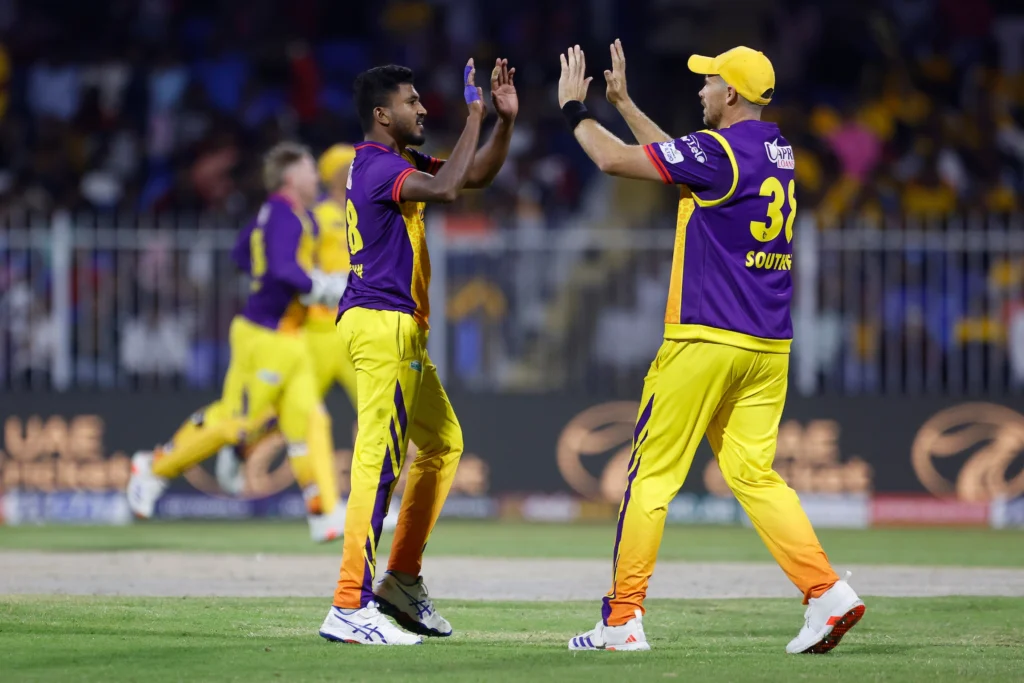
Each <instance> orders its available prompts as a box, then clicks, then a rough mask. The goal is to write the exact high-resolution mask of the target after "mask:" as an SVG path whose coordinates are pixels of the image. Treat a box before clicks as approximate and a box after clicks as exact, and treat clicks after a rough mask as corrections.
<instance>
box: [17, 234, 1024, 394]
mask: <svg viewBox="0 0 1024 683" xmlns="http://www.w3.org/2000/svg"><path fill="white" fill-rule="evenodd" d="M104 221H105V222H104ZM443 224H444V217H443V216H442V215H440V214H437V215H435V216H432V217H431V219H430V224H429V227H428V235H429V238H428V239H429V246H430V251H431V260H432V264H433V282H432V285H431V302H432V313H431V320H432V331H431V336H430V349H431V355H432V357H433V360H434V362H435V363H436V364H437V365H438V367H439V369H440V370H441V372H442V376H443V377H444V378H445V380H446V382H447V383H448V384H449V386H453V387H455V386H457V387H459V388H462V389H466V390H478V391H505V392H508V391H574V392H588V393H593V394H595V395H625V396H632V395H634V394H637V393H638V392H639V388H640V381H641V380H642V378H643V375H644V374H645V372H646V369H647V366H648V364H649V363H650V360H651V358H653V356H654V353H655V350H656V349H657V346H658V344H659V342H660V331H661V320H662V315H663V311H664V301H665V295H666V287H667V281H668V274H669V267H670V263H671V255H672V245H673V234H672V231H671V230H670V229H667V228H666V229H648V230H633V229H629V230H626V229H623V230H589V229H586V228H565V229H561V230H544V229H541V228H533V229H513V230H506V231H498V232H491V233H486V234H481V235H472V236H469V235H452V234H449V235H447V236H445V233H444V230H443V229H442V228H443ZM237 228H238V225H237V224H236V223H233V222H232V221H228V220H224V219H216V218H213V217H209V216H195V215H193V216H177V217H174V218H173V219H165V220H159V221H152V222H149V223H147V221H146V219H145V218H139V217H113V218H109V219H103V218H101V217H97V216H78V215H75V216H72V215H69V214H58V215H55V216H53V217H52V218H49V219H45V220H44V219H37V218H31V217H26V218H20V217H19V218H16V217H10V216H9V217H7V227H6V229H4V230H3V231H2V232H0V285H2V290H0V387H4V388H7V389H10V390H49V389H55V390H66V389H71V388H96V389H143V390H146V389H160V390H164V389H167V390H170V389H187V388H211V387H216V386H217V385H218V384H219V382H220V377H221V375H222V373H223V370H224V368H225V367H226V364H227V360H228V358H227V356H228V353H227V346H226V339H227V328H228V323H229V321H230V318H231V316H232V315H234V314H235V313H236V312H237V311H238V309H239V307H240V305H241V302H242V301H243V300H244V296H245V293H246V291H247V287H246V282H245V278H244V277H242V276H240V275H239V274H237V273H236V272H235V270H234V266H233V264H232V263H231V260H230V256H229V251H230V248H231V246H232V244H233V243H234V239H235V234H236V232H235V231H236V230H237ZM794 247H795V250H796V254H795V258H794V276H795V278H796V299H795V301H794V309H793V321H794V329H795V331H796V342H795V344H794V353H793V363H792V390H793V391H794V392H799V393H801V394H804V395H813V394H817V393H822V392H824V393H868V394H876V393H877V394H881V393H884V394H923V393H928V394H933V393H941V394H953V395H977V394H991V393H997V394H998V393H1006V392H1016V391H1019V389H1020V387H1021V385H1022V384H1024V220H1022V219H1021V217H1012V218H997V217H966V218H955V219H950V220H948V221H941V222H934V223H925V224H912V223H910V224H906V225H899V226H894V225H887V226H870V225H865V224H862V223H851V224H848V225H845V226H843V227H842V228H841V229H832V230H825V231H819V230H817V229H816V227H815V225H814V223H813V220H812V219H811V218H809V217H806V216H802V217H801V219H800V220H799V221H798V226H797V238H796V241H795V242H794ZM442 321H444V324H442Z"/></svg>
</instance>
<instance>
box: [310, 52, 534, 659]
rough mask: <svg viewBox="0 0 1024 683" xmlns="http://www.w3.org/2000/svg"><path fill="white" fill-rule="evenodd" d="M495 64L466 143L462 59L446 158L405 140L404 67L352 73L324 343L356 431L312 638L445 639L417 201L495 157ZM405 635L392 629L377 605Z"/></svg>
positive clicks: (455, 450)
mask: <svg viewBox="0 0 1024 683" xmlns="http://www.w3.org/2000/svg"><path fill="white" fill-rule="evenodd" d="M514 73H515V70H514V69H509V68H508V64H507V62H506V61H505V60H503V59H499V60H497V61H496V62H495V65H494V69H493V70H492V72H491V100H492V102H493V104H494V108H495V111H496V112H497V114H498V118H497V122H496V123H495V125H494V130H493V132H492V133H491V136H490V138H489V139H488V141H487V142H486V143H485V144H484V145H483V146H482V147H481V148H480V149H479V150H478V149H477V142H478V140H479V136H480V126H481V122H482V121H483V118H484V113H485V107H484V102H483V99H482V97H483V94H482V91H481V90H480V89H479V88H477V87H476V84H475V69H474V66H473V60H472V59H471V60H469V62H468V64H467V65H466V67H465V71H464V73H463V86H464V96H465V100H466V104H467V106H468V109H469V112H468V117H467V119H466V125H465V128H464V129H463V131H462V135H461V136H460V137H459V141H458V142H457V143H456V145H455V148H454V149H453V150H452V154H451V157H450V158H449V159H448V160H447V161H444V162H442V161H441V160H439V159H435V158H434V157H430V156H426V155H424V154H421V153H420V152H418V151H416V150H414V149H412V147H414V146H416V145H421V144H423V142H424V135H423V123H424V119H425V117H426V115H427V111H426V109H424V107H423V104H422V103H421V102H420V96H419V93H418V92H416V88H415V87H414V86H413V74H412V71H410V70H409V69H407V68H405V67H401V66H382V67H376V68H374V69H370V70H369V71H366V72H364V73H363V74H360V76H359V77H358V78H357V79H356V83H355V100H356V108H357V109H358V113H359V118H360V121H361V123H362V126H363V132H364V134H365V138H364V141H363V142H362V143H361V144H359V145H356V156H355V160H354V161H353V162H352V168H351V171H350V173H349V177H348V186H347V190H348V192H347V196H346V200H345V208H346V229H347V231H348V247H349V254H350V258H351V273H350V275H349V281H348V288H347V289H346V290H345V294H344V296H343V297H342V300H341V304H340V305H339V307H338V330H339V336H338V343H339V344H341V345H344V348H345V349H347V350H348V351H349V353H350V355H351V357H352V362H353V364H354V366H355V370H356V399H357V403H358V405H357V413H358V423H359V433H358V435H357V436H356V444H355V450H354V453H353V456H352V487H351V493H350V494H349V499H348V509H347V515H346V520H345V540H344V548H343V553H342V558H341V571H340V578H339V580H338V585H337V589H336V590H335V593H334V604H333V606H332V607H331V609H330V611H329V612H328V614H327V618H326V619H325V620H324V622H323V625H322V626H321V627H320V635H321V636H323V637H324V638H327V639H328V640H333V641H339V642H348V643H362V644H367V645H413V644H416V643H419V642H421V641H420V637H419V635H427V636H447V635H450V634H451V632H452V628H451V625H450V624H449V623H448V622H447V621H446V620H445V619H444V618H443V617H441V616H440V615H439V614H438V613H437V611H436V610H435V609H434V605H433V603H432V602H431V600H430V596H429V595H428V593H427V589H426V587H425V586H424V584H423V579H422V577H421V576H420V568H421V564H422V559H423V548H424V546H425V545H426V543H427V539H428V538H429V537H430V532H431V530H432V529H433V528H434V523H435V522H436V521H437V518H438V515H439V514H440V512H441V507H442V506H443V505H444V501H445V498H446V497H447V495H448V491H449V490H450V489H451V485H452V481H453V479H454V477H455V469H456V467H457V466H458V462H459V458H460V457H461V455H462V448H463V443H462V428H461V427H460V426H459V421H458V419H457V418H456V417H455V411H454V410H453V409H452V406H451V403H449V401H448V397H447V395H446V394H445V391H444V388H442V386H441V382H440V380H439V378H438V374H437V368H436V367H435V366H434V364H433V363H432V362H431V360H430V356H429V355H428V354H427V330H428V329H429V322H428V321H429V315H430V304H429V301H428V300H427V292H428V289H429V285H430V258H429V256H428V254H427V244H426V236H425V234H424V221H423V211H424V208H425V206H426V204H427V203H428V202H452V201H455V199H456V198H457V197H458V196H459V192H460V191H461V190H462V189H463V188H464V187H483V186H485V185H487V184H489V183H490V182H491V180H492V179H493V178H494V177H495V176H496V175H497V173H498V171H499V170H500V168H501V165H502V164H503V163H504V161H505V157H506V155H507V154H508V147H509V142H510V140H511V136H512V125H513V122H514V120H515V116H516V113H517V112H518V110H519V103H518V99H517V96H516V90H515V86H514V85H513V82H512V81H513V76H514ZM410 438H411V439H412V440H413V441H414V442H415V443H416V445H417V447H418V448H419V451H418V454H417V456H416V460H415V461H414V462H413V463H412V464H411V466H410V468H409V480H408V482H407V484H406V488H405V494H404V495H403V497H402V505H401V509H400V511H399V516H398V527H397V529H396V530H395V537H394V541H393V543H392V546H391V557H390V559H389V561H388V571H387V572H386V573H385V574H384V576H382V577H380V578H379V579H376V580H375V575H376V556H377V543H378V541H379V540H380V533H381V527H382V524H383V521H384V517H385V515H387V513H388V507H389V505H390V502H391V494H392V492H393V491H394V485H395V481H396V479H397V477H398V474H399V473H400V472H401V471H402V465H403V462H402V460H403V458H404V456H405V454H406V446H407V445H408V442H409V439H410ZM382 612H383V613H386V614H389V615H390V616H392V617H394V618H395V619H396V620H397V621H398V622H399V624H401V625H402V626H404V627H405V628H406V629H408V630H410V631H414V632H415V633H417V634H419V635H412V634H410V633H407V632H405V631H402V630H401V629H399V628H396V627H395V626H394V625H393V624H392V623H391V622H390V621H388V619H387V618H386V617H385V616H384V614H383V613H382Z"/></svg>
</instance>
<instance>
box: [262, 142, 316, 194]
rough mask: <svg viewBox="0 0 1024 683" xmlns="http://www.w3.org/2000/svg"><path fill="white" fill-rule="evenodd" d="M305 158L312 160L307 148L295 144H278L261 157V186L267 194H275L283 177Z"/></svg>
mask: <svg viewBox="0 0 1024 683" xmlns="http://www.w3.org/2000/svg"><path fill="white" fill-rule="evenodd" d="M305 157H310V158H312V157H313V155H312V153H311V152H310V151H309V148H308V147H306V146H305V145H300V144H299V143H297V142H279V143H278V144H276V145H274V146H273V147H271V149H270V151H269V152H267V155H266V156H265V157H263V184H264V185H265V186H266V188H267V192H277V191H278V190H280V189H281V186H282V185H284V176H285V174H286V173H287V172H288V169H290V168H291V167H292V166H294V165H295V164H297V163H299V162H300V161H302V160H303V159H304V158H305Z"/></svg>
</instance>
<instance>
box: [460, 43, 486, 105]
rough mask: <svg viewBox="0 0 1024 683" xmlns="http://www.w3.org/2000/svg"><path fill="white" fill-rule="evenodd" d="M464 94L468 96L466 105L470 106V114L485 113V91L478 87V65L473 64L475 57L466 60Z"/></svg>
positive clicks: (463, 77) (463, 76)
mask: <svg viewBox="0 0 1024 683" xmlns="http://www.w3.org/2000/svg"><path fill="white" fill-rule="evenodd" d="M462 79H463V84H464V85H465V87H464V88H463V94H464V96H465V98H466V106H468V107H469V113H470V114H480V115H483V113H484V91H483V90H481V89H480V88H478V87H476V66H475V65H474V64H473V58H472V57H470V58H469V61H468V62H466V68H465V70H464V71H463V73H462Z"/></svg>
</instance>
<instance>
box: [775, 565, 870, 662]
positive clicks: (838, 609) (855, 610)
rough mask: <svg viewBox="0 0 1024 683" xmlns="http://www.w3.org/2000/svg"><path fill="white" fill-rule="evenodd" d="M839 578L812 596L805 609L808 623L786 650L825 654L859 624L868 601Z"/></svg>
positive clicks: (849, 574) (795, 652) (792, 652)
mask: <svg viewBox="0 0 1024 683" xmlns="http://www.w3.org/2000/svg"><path fill="white" fill-rule="evenodd" d="M850 576H851V572H846V578H845V579H840V580H839V581H836V582H835V584H834V585H833V586H832V587H831V588H829V589H828V590H827V591H825V592H824V593H823V594H822V596H821V597H820V598H811V599H810V601H809V603H808V605H807V611H806V612H804V627H803V628H802V629H800V633H799V634H798V635H797V637H796V638H794V639H793V640H791V641H789V645H787V646H786V652H788V653H789V654H791V655H796V654H804V653H807V654H824V653H826V652H828V651H829V650H831V649H832V648H834V647H835V646H836V645H838V644H839V641H840V640H842V638H843V636H845V635H846V632H847V631H849V630H850V629H851V628H853V627H854V626H856V624H857V622H858V621H860V619H861V617H863V616H864V609H865V608H864V602H863V601H862V600H861V599H860V597H858V596H857V593H856V592H855V591H854V590H853V589H852V588H850V584H848V583H847V582H846V579H849V578H850Z"/></svg>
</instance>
